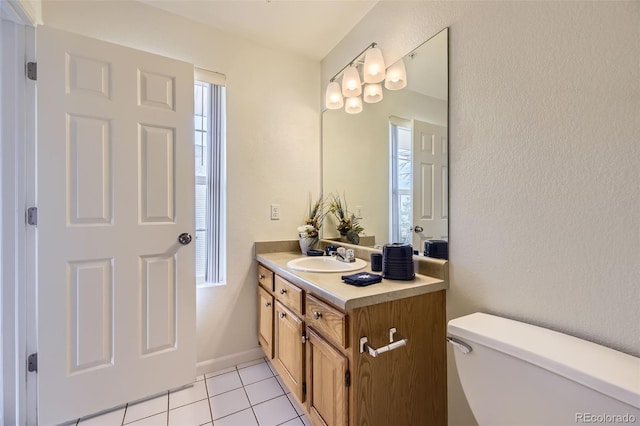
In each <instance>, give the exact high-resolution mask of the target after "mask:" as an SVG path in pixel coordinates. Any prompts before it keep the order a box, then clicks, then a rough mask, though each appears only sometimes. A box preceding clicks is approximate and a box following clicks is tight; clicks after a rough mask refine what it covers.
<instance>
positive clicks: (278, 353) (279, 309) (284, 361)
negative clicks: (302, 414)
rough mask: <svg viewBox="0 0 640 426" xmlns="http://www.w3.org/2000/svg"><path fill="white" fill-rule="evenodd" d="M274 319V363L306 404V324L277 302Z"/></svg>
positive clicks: (294, 393) (296, 395) (283, 377)
mask: <svg viewBox="0 0 640 426" xmlns="http://www.w3.org/2000/svg"><path fill="white" fill-rule="evenodd" d="M275 314H276V317H275V318H274V323H275V324H274V339H275V344H274V355H273V357H274V363H275V364H276V369H277V370H278V371H279V372H280V378H281V379H282V381H283V382H284V383H285V385H287V387H288V388H289V389H290V390H291V391H292V393H293V395H295V397H296V398H297V399H298V401H300V402H304V395H303V392H302V383H303V380H304V377H303V372H304V344H303V343H302V332H303V330H304V322H303V321H302V320H301V319H300V318H298V317H297V316H296V315H295V314H294V313H293V312H292V311H290V310H289V309H287V308H285V307H284V305H283V304H282V303H280V302H278V301H276V306H275Z"/></svg>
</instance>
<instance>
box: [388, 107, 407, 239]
mask: <svg viewBox="0 0 640 426" xmlns="http://www.w3.org/2000/svg"><path fill="white" fill-rule="evenodd" d="M389 139H390V146H391V155H390V156H389V157H390V158H391V165H390V166H391V194H390V198H391V203H390V204H391V221H390V224H391V232H390V234H391V241H392V242H396V243H411V238H412V233H411V231H412V227H411V224H412V223H413V221H412V217H411V215H412V211H413V209H412V205H411V185H412V182H413V176H412V165H411V164H412V148H411V145H412V144H411V140H412V137H411V122H410V121H408V120H401V119H394V118H392V119H391V121H390V122H389Z"/></svg>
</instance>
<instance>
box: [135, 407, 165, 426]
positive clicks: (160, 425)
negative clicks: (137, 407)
mask: <svg viewBox="0 0 640 426" xmlns="http://www.w3.org/2000/svg"><path fill="white" fill-rule="evenodd" d="M129 424H130V425H131V426H165V425H166V424H167V412H166V411H165V412H164V413H160V414H156V415H155V416H151V417H145V418H144V419H141V420H137V421H135V422H133V423H129Z"/></svg>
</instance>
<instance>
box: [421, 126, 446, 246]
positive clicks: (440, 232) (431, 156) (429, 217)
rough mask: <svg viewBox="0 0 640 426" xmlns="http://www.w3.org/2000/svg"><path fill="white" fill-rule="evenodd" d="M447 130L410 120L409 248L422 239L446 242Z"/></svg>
mask: <svg viewBox="0 0 640 426" xmlns="http://www.w3.org/2000/svg"><path fill="white" fill-rule="evenodd" d="M447 167H448V166H447V128H446V127H442V126H436V125H435V124H431V123H426V122H423V121H419V120H414V121H413V197H412V199H413V225H414V231H415V227H416V226H418V227H421V228H422V229H423V231H422V232H414V233H413V244H412V245H413V248H414V249H415V250H418V251H420V253H422V252H423V251H424V241H425V240H433V239H436V240H441V239H444V240H448V221H449V205H448V203H449V195H448V190H447V188H448V187H449V186H448V182H447V179H448V171H447Z"/></svg>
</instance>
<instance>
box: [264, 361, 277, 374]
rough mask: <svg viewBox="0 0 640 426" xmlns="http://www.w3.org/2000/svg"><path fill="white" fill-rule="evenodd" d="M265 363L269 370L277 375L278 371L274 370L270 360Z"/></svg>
mask: <svg viewBox="0 0 640 426" xmlns="http://www.w3.org/2000/svg"><path fill="white" fill-rule="evenodd" d="M267 365H268V366H269V369H270V370H271V372H272V373H273V375H274V376H277V375H278V372H277V371H276V368H275V367H274V366H273V364H271V362H270V361H267Z"/></svg>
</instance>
